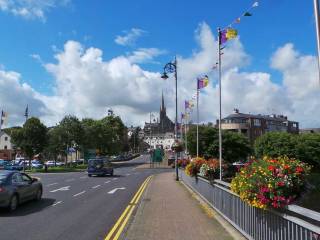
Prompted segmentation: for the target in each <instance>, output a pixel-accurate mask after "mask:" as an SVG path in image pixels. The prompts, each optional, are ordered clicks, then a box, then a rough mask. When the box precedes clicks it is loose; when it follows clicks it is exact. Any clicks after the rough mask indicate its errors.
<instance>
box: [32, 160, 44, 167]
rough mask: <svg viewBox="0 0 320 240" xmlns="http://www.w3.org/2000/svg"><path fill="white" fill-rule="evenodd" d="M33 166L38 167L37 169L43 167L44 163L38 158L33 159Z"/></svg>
mask: <svg viewBox="0 0 320 240" xmlns="http://www.w3.org/2000/svg"><path fill="white" fill-rule="evenodd" d="M31 167H32V168H36V169H42V168H43V164H42V163H41V162H40V161H38V160H32V161H31Z"/></svg>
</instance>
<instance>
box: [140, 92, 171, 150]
mask: <svg viewBox="0 0 320 240" xmlns="http://www.w3.org/2000/svg"><path fill="white" fill-rule="evenodd" d="M159 116H160V121H159V119H157V120H154V121H153V122H151V123H150V122H149V123H147V122H145V125H144V128H143V132H144V134H143V135H144V141H145V142H146V143H147V144H149V146H151V148H156V147H157V146H162V147H163V148H164V149H170V148H171V146H172V144H173V143H174V123H173V122H172V121H171V120H170V119H169V118H168V116H167V111H166V106H165V103H164V97H163V93H162V99H161V106H160V113H159Z"/></svg>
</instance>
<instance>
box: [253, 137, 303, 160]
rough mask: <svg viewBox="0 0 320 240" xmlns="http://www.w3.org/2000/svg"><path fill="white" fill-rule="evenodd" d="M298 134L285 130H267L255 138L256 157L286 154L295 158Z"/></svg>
mask: <svg viewBox="0 0 320 240" xmlns="http://www.w3.org/2000/svg"><path fill="white" fill-rule="evenodd" d="M297 137H298V135H294V134H290V133H286V132H269V133H266V134H264V135H262V136H260V137H259V138H257V139H256V141H255V144H254V151H255V154H256V156H257V157H259V158H261V157H263V156H269V157H279V156H287V157H292V158H296V156H297V149H296V146H297Z"/></svg>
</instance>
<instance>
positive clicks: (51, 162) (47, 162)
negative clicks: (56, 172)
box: [45, 161, 54, 167]
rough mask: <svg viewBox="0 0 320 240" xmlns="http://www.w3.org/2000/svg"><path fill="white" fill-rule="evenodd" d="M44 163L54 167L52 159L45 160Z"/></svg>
mask: <svg viewBox="0 0 320 240" xmlns="http://www.w3.org/2000/svg"><path fill="white" fill-rule="evenodd" d="M45 165H47V166H48V167H54V161H46V162H45Z"/></svg>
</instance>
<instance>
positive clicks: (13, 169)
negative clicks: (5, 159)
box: [4, 161, 23, 171]
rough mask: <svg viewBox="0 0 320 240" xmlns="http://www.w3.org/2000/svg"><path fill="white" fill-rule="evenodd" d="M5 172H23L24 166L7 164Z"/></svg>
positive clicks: (12, 162)
mask: <svg viewBox="0 0 320 240" xmlns="http://www.w3.org/2000/svg"><path fill="white" fill-rule="evenodd" d="M4 170H12V171H22V170H23V165H19V164H17V163H15V162H14V161H11V162H10V163H7V164H6V165H5V166H4Z"/></svg>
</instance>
